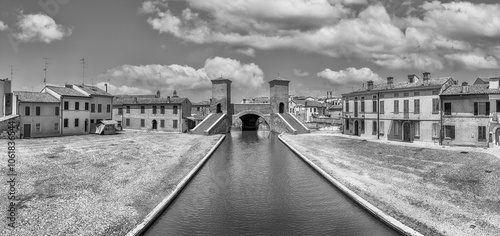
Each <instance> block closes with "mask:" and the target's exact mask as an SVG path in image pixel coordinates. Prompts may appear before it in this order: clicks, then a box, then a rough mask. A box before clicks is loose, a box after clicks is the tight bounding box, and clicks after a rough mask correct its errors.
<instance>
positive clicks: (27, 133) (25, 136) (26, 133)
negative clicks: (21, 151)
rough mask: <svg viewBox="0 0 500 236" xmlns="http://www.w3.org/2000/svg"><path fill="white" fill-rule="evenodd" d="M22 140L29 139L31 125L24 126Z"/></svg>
mask: <svg viewBox="0 0 500 236" xmlns="http://www.w3.org/2000/svg"><path fill="white" fill-rule="evenodd" d="M23 135H24V138H31V124H24V133H23Z"/></svg>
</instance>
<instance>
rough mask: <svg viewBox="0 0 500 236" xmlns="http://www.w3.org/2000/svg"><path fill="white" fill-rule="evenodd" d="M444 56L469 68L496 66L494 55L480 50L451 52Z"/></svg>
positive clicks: (491, 67) (493, 67)
mask: <svg viewBox="0 0 500 236" xmlns="http://www.w3.org/2000/svg"><path fill="white" fill-rule="evenodd" d="M445 57H446V58H447V59H449V60H451V61H453V62H455V63H458V64H460V65H462V66H464V67H466V68H467V69H469V70H477V69H496V68H498V63H497V60H496V58H495V57H493V56H488V55H485V54H483V53H480V52H473V53H453V54H449V55H445Z"/></svg>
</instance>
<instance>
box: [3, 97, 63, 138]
mask: <svg viewBox="0 0 500 236" xmlns="http://www.w3.org/2000/svg"><path fill="white" fill-rule="evenodd" d="M13 105H14V106H13V114H16V115H19V118H20V122H21V123H20V128H21V138H38V137H50V136H59V135H60V134H61V116H60V107H59V106H60V103H59V100H58V99H57V98H55V97H54V96H52V95H50V94H48V93H38V92H24V91H16V92H14V96H13Z"/></svg>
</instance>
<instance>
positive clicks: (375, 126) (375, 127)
mask: <svg viewBox="0 0 500 236" xmlns="http://www.w3.org/2000/svg"><path fill="white" fill-rule="evenodd" d="M372 126H373V131H372V134H373V135H376V134H377V121H373V125H372Z"/></svg>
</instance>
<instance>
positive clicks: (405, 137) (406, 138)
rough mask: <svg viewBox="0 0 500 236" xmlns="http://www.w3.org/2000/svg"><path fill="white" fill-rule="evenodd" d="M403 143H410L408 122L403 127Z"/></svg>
mask: <svg viewBox="0 0 500 236" xmlns="http://www.w3.org/2000/svg"><path fill="white" fill-rule="evenodd" d="M403 141H405V142H411V125H410V123H409V122H406V123H404V125H403Z"/></svg>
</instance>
